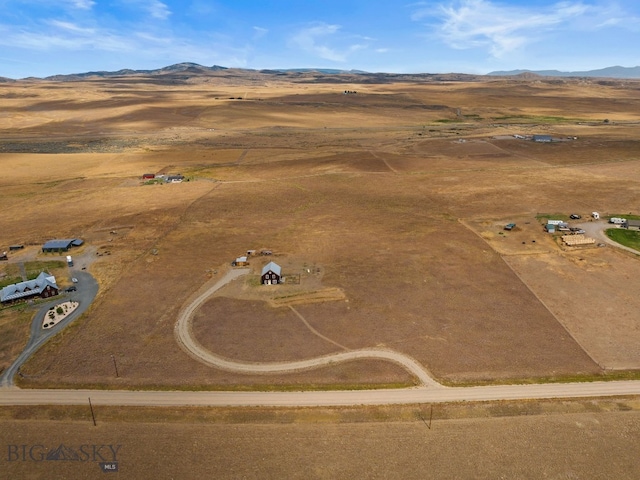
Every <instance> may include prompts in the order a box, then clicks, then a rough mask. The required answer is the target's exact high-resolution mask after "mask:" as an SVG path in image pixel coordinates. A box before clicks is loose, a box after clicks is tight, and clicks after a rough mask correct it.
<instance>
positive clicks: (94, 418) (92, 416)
mask: <svg viewBox="0 0 640 480" xmlns="http://www.w3.org/2000/svg"><path fill="white" fill-rule="evenodd" d="M89 408H90V409H91V418H93V426H94V427H95V426H96V416H95V415H94V414H93V405H91V397H89Z"/></svg>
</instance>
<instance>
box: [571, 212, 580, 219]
mask: <svg viewBox="0 0 640 480" xmlns="http://www.w3.org/2000/svg"><path fill="white" fill-rule="evenodd" d="M569 218H570V219H571V220H580V219H581V218H582V215H578V214H577V213H572V214H571V215H569Z"/></svg>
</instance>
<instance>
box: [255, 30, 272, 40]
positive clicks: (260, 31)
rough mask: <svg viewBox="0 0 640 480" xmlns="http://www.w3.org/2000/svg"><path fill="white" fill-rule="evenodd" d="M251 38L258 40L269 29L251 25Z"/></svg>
mask: <svg viewBox="0 0 640 480" xmlns="http://www.w3.org/2000/svg"><path fill="white" fill-rule="evenodd" d="M253 32H254V33H253V39H254V40H258V39H259V38H262V37H264V36H265V35H266V34H267V33H269V30H267V29H266V28H262V27H253Z"/></svg>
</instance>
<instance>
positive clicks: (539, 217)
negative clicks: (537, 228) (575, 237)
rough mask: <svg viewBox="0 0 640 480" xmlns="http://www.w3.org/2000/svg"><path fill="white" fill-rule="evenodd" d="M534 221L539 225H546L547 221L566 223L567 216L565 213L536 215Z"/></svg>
mask: <svg viewBox="0 0 640 480" xmlns="http://www.w3.org/2000/svg"><path fill="white" fill-rule="evenodd" d="M536 220H538V221H539V222H541V223H547V220H562V221H563V222H568V221H569V215H567V214H566V213H539V214H537V215H536Z"/></svg>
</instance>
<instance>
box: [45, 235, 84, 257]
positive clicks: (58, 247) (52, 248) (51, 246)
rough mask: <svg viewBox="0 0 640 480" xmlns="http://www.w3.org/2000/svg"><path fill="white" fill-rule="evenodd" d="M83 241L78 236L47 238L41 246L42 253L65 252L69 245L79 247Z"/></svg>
mask: <svg viewBox="0 0 640 480" xmlns="http://www.w3.org/2000/svg"><path fill="white" fill-rule="evenodd" d="M83 243H84V242H83V241H82V240H80V239H79V238H69V239H65V240H49V241H48V242H47V243H45V244H44V245H43V246H42V252H43V253H51V252H66V251H68V250H69V249H70V248H71V247H79V246H80V245H82V244H83Z"/></svg>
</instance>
